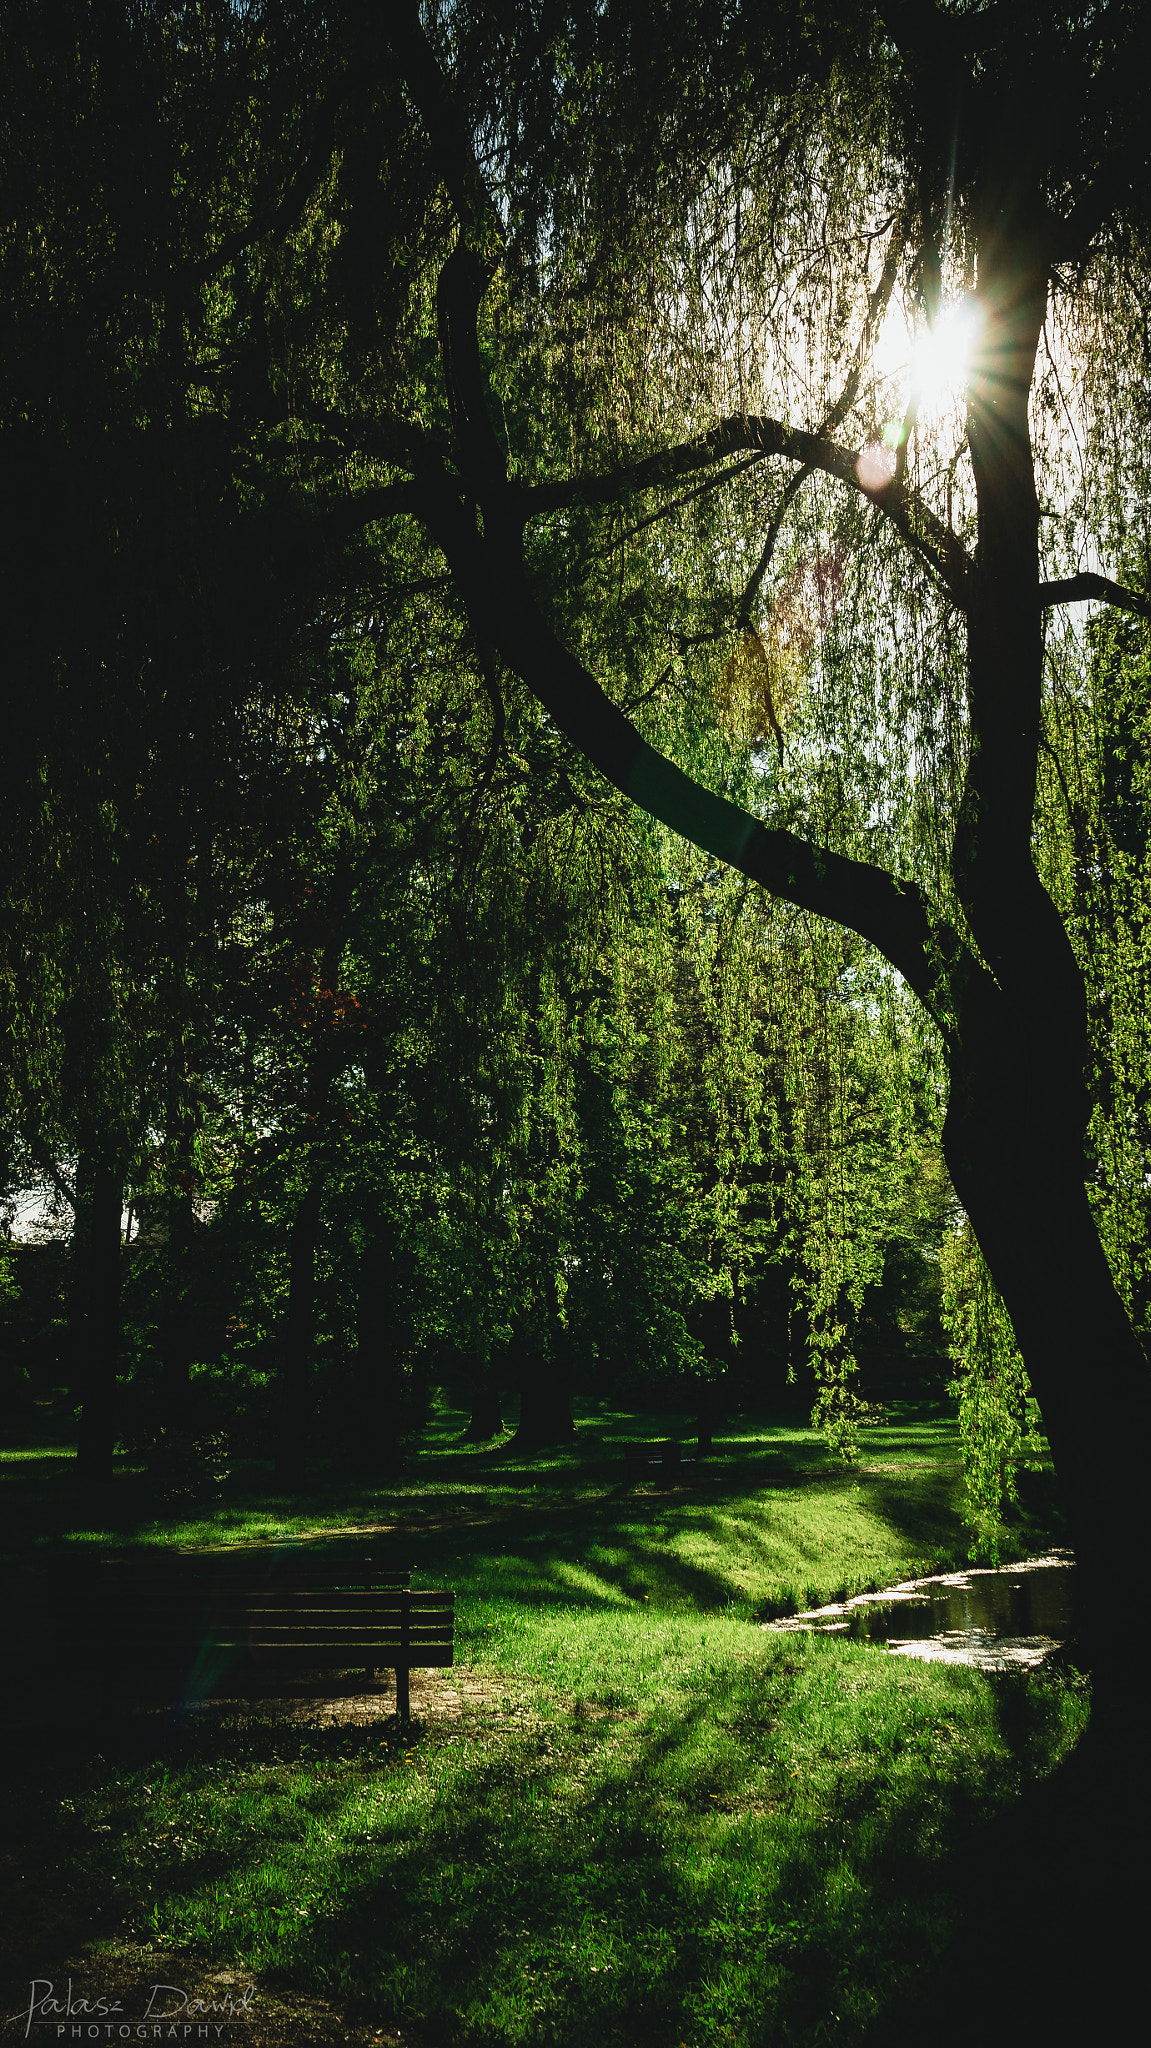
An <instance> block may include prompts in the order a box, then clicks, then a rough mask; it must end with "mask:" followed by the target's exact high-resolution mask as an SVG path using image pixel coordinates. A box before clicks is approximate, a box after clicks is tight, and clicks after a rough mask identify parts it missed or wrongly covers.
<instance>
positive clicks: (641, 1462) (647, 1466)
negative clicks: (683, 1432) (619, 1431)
mask: <svg viewBox="0 0 1151 2048" xmlns="http://www.w3.org/2000/svg"><path fill="white" fill-rule="evenodd" d="M623 1455H624V1463H625V1464H626V1466H627V1475H628V1478H629V1479H647V1478H648V1477H649V1476H650V1474H651V1471H652V1469H653V1467H654V1468H655V1469H656V1470H658V1471H664V1472H678V1471H679V1470H680V1469H681V1468H682V1467H683V1466H684V1465H694V1463H695V1459H694V1458H685V1457H684V1455H683V1446H682V1445H681V1444H673V1443H655V1444H625V1445H624V1447H623Z"/></svg>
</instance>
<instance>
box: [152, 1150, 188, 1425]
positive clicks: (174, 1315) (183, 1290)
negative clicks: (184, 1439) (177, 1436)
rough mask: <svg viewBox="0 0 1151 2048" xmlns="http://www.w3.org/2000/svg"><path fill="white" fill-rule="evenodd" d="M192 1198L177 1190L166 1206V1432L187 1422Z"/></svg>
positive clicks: (163, 1389) (163, 1369) (163, 1406)
mask: <svg viewBox="0 0 1151 2048" xmlns="http://www.w3.org/2000/svg"><path fill="white" fill-rule="evenodd" d="M195 1227H196V1226H195V1217H194V1214H193V1210H192V1196H191V1194H186V1193H184V1192H183V1191H181V1192H180V1193H179V1194H177V1195H175V1196H174V1197H173V1199H172V1201H171V1204H170V1206H169V1216H168V1243H167V1247H166V1250H165V1255H164V1268H165V1275H164V1277H165V1291H164V1305H163V1311H162V1316H161V1323H160V1332H159V1335H160V1359H161V1411H162V1417H163V1421H164V1423H165V1426H166V1427H167V1428H168V1429H177V1430H181V1429H184V1428H185V1427H186V1426H187V1424H188V1421H189V1415H190V1409H191V1388H192V1351H193V1344H194V1338H193V1329H192V1320H191V1316H190V1313H189V1303H188V1284H189V1276H188V1254H189V1251H190V1248H191V1244H192V1237H193V1233H194V1231H195Z"/></svg>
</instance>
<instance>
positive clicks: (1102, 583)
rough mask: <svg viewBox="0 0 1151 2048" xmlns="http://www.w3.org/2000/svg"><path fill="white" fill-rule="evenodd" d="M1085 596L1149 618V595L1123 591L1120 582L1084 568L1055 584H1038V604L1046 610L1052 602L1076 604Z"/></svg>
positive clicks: (1150, 607)
mask: <svg viewBox="0 0 1151 2048" xmlns="http://www.w3.org/2000/svg"><path fill="white" fill-rule="evenodd" d="M1085 597H1100V598H1102V599H1103V601H1104V603H1106V604H1113V605H1117V606H1118V608H1119V610H1120V611H1124V612H1134V613H1135V616H1136V617H1137V618H1140V619H1151V598H1148V597H1143V596H1141V595H1140V594H1139V592H1138V591H1135V590H1125V589H1124V588H1123V585H1122V584H1121V583H1112V581H1111V578H1110V577H1109V576H1096V575H1095V574H1094V572H1093V571H1092V570H1090V569H1085V570H1083V572H1082V573H1081V574H1080V575H1078V576H1065V577H1064V578H1063V580H1062V581H1061V582H1058V583H1041V584H1040V585H1039V603H1040V607H1041V609H1042V610H1044V611H1046V610H1047V608H1048V606H1049V605H1053V604H1079V603H1080V602H1081V601H1082V599H1083V598H1085Z"/></svg>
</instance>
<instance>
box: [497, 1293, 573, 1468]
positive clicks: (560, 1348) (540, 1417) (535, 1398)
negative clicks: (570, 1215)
mask: <svg viewBox="0 0 1151 2048" xmlns="http://www.w3.org/2000/svg"><path fill="white" fill-rule="evenodd" d="M512 1343H513V1352H514V1354H515V1356H516V1359H517V1363H518V1366H519V1387H520V1420H519V1427H518V1429H517V1430H516V1433H515V1436H514V1437H513V1438H512V1443H511V1448H512V1450H513V1451H539V1450H543V1449H544V1448H545V1447H546V1446H547V1445H550V1444H562V1443H569V1442H570V1441H571V1439H572V1437H573V1436H574V1435H575V1421H574V1418H573V1416H572V1393H571V1382H572V1374H571V1353H570V1345H569V1342H568V1334H567V1331H566V1330H565V1328H564V1326H563V1323H562V1322H561V1320H560V1313H559V1299H558V1294H557V1290H556V1286H555V1282H554V1280H553V1281H552V1283H551V1286H550V1288H549V1303H548V1330H547V1341H546V1343H545V1344H539V1343H532V1342H531V1341H530V1340H529V1339H528V1338H527V1335H526V1332H525V1331H524V1329H523V1327H522V1326H521V1325H519V1324H517V1326H516V1331H515V1335H514V1337H513V1340H512Z"/></svg>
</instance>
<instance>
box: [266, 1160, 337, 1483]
mask: <svg viewBox="0 0 1151 2048" xmlns="http://www.w3.org/2000/svg"><path fill="white" fill-rule="evenodd" d="M326 1179H327V1168H326V1166H324V1165H315V1164H314V1165H313V1166H312V1170H311V1175H310V1177H309V1180H308V1184H307V1187H306V1188H305V1190H304V1193H303V1195H302V1197H301V1199H300V1203H299V1206H298V1208H297V1210H296V1213H295V1215H294V1216H293V1218H292V1228H291V1233H290V1236H289V1241H288V1314H287V1322H286V1326H285V1329H284V1335H283V1348H282V1352H281V1365H280V1427H279V1435H278V1438H277V1442H276V1484H277V1485H278V1486H284V1487H286V1488H287V1489H288V1491H289V1492H291V1493H302V1492H303V1490H304V1485H305V1481H306V1457H307V1442H308V1425H309V1422H310V1420H311V1385H310V1382H311V1366H312V1338H313V1335H314V1332H315V1320H316V1233H317V1231H318V1229H319V1222H320V1205H321V1203H322V1201H323V1196H324V1182H325V1180H326Z"/></svg>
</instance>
